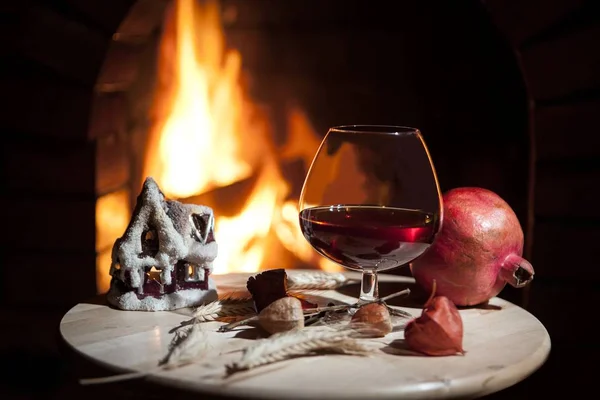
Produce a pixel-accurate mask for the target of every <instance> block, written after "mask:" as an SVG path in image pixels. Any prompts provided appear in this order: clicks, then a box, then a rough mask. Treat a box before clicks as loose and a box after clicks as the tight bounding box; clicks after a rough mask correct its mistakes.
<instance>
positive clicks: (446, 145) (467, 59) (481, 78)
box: [90, 0, 528, 292]
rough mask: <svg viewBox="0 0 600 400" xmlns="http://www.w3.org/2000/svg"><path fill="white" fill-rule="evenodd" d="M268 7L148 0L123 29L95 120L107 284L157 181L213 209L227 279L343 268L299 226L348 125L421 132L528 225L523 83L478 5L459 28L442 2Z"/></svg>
mask: <svg viewBox="0 0 600 400" xmlns="http://www.w3.org/2000/svg"><path fill="white" fill-rule="evenodd" d="M260 3H261V6H260V7H259V6H256V5H254V6H253V3H252V2H243V1H221V2H220V3H219V2H218V1H196V0H179V1H172V2H165V1H139V2H137V3H136V4H135V5H134V6H133V7H132V9H131V10H130V11H129V13H128V15H127V17H126V18H125V20H124V21H123V22H122V23H121V24H120V26H119V28H118V29H117V30H116V33H115V34H114V35H113V40H112V43H111V45H110V48H109V50H108V53H107V57H106V59H105V60H104V62H103V68H102V70H101V73H100V76H99V78H98V81H97V83H96V91H97V97H96V99H95V101H94V109H95V110H96V112H97V114H98V115H99V117H98V118H97V120H96V121H93V122H92V124H91V125H90V129H91V130H92V131H97V132H99V134H98V135H99V138H98V147H97V150H96V166H97V171H96V173H97V182H98V184H99V186H100V187H99V188H98V190H97V198H98V199H97V203H96V232H97V236H96V251H97V254H98V255H97V262H96V287H97V291H98V292H104V291H105V290H106V289H107V287H108V282H109V275H108V269H109V266H110V250H111V246H112V243H113V242H114V240H115V239H116V237H118V236H119V235H120V234H121V233H122V232H123V231H124V229H125V227H126V225H127V222H128V220H129V216H130V212H131V208H132V205H133V203H134V201H135V197H136V196H137V194H138V192H139V190H140V187H141V184H142V181H143V179H144V178H145V177H146V176H153V177H154V178H155V179H156V180H157V182H158V184H159V185H160V186H161V188H162V189H163V190H164V191H165V194H166V195H167V197H170V198H176V199H179V200H181V201H184V202H195V203H202V204H206V205H209V206H211V207H213V208H214V209H215V214H216V216H217V222H216V236H217V240H218V241H219V244H220V255H219V257H218V259H217V262H216V265H215V273H223V272H228V271H258V270H260V269H265V268H278V267H284V268H297V267H303V268H322V269H328V270H339V267H338V266H336V265H335V264H332V263H330V262H328V261H327V260H326V259H324V258H322V257H320V256H318V255H316V254H315V252H314V251H313V250H312V249H311V248H310V246H309V245H308V244H307V242H306V241H305V240H304V239H303V238H302V235H301V233H300V231H299V227H298V224H297V212H298V210H297V200H298V195H299V192H300V189H301V185H302V182H303V178H304V174H305V172H306V170H307V168H308V166H309V165H310V161H311V159H312V156H313V154H314V153H315V151H316V150H317V147H318V145H319V143H320V139H321V138H322V136H323V134H324V133H325V132H326V130H327V127H328V126H331V125H336V124H345V123H384V124H402V125H414V126H417V127H419V128H421V129H422V130H423V132H424V135H425V137H426V140H427V141H428V144H429V145H430V147H431V151H432V155H433V157H434V162H435V163H436V166H437V169H438V172H439V175H440V181H441V184H442V187H443V188H444V189H445V188H450V187H454V186H459V185H475V186H484V187H488V188H490V189H492V190H495V191H497V192H498V193H500V194H501V195H503V196H504V197H505V198H507V200H508V201H509V202H510V203H511V204H513V205H514V206H515V211H516V212H517V213H518V214H519V215H520V217H522V218H524V216H525V211H526V204H525V203H524V201H523V200H524V199H526V196H525V195H524V194H525V193H526V190H527V189H526V188H527V179H526V177H527V174H526V173H524V172H523V171H526V170H527V167H528V161H527V160H528V150H527V144H528V139H527V122H526V97H525V91H524V87H523V86H522V82H521V80H520V75H519V71H518V69H517V66H516V64H515V61H514V58H513V56H512V53H511V52H510V49H509V48H508V47H507V46H506V45H505V44H504V43H503V41H502V40H501V38H500V36H499V35H498V34H497V33H496V32H495V31H494V29H493V28H492V25H491V24H490V23H489V21H488V20H487V19H486V17H485V15H484V10H483V9H482V8H481V7H479V6H478V5H477V4H476V3H475V2H474V3H469V2H466V3H465V4H462V5H461V6H460V9H457V8H456V7H448V11H451V12H452V13H453V15H455V16H456V18H458V20H457V19H453V22H452V23H449V22H448V19H447V18H445V17H443V16H442V15H443V13H440V10H439V8H438V7H442V8H443V7H444V6H443V5H441V3H440V4H436V6H437V7H432V6H431V5H429V6H425V5H420V4H418V2H414V3H413V2H409V3H410V4H409V3H407V4H406V5H404V6H402V7H404V8H405V9H404V15H407V16H410V18H404V19H402V20H401V21H398V20H396V18H395V17H390V16H389V14H388V13H387V12H386V10H385V8H381V9H378V8H377V7H376V8H374V9H372V8H370V7H368V8H367V7H365V6H362V5H361V4H360V3H359V2H355V3H354V2H350V3H348V2H344V5H345V12H344V13H340V12H339V10H340V8H339V6H340V5H341V3H340V2H338V1H331V2H326V5H325V6H324V7H320V8H319V12H318V13H314V12H312V11H310V10H309V8H306V7H305V6H303V5H301V3H294V2H291V3H290V4H288V5H286V6H284V5H282V4H281V2H274V1H261V2H260ZM381 7H385V6H383V5H382V6H381ZM365 13H366V14H365ZM131 21H135V23H134V22H131ZM140 21H143V22H145V23H146V24H147V25H146V26H144V28H145V29H146V30H145V32H140V31H136V30H135V29H136V28H139V24H140ZM150 21H151V22H150ZM457 21H460V23H457ZM136 23H137V24H138V25H136ZM151 23H152V24H151ZM448 31H451V32H452V34H450V36H451V37H448V38H444V36H447V35H448ZM474 31H477V32H479V33H480V36H479V37H477V40H473V38H474V36H473V35H472V33H473V32H474ZM461 38H462V39H463V40H462V41H461V40H460V39H461ZM449 43H460V45H458V46H456V45H454V47H455V48H453V49H449V48H447V46H446V45H447V44H449ZM495 76H502V77H503V79H502V80H500V81H498V80H496V79H494V77H495ZM106 109H108V111H105V110H106ZM106 113H108V114H106ZM98 125H99V126H98ZM491 137H492V138H493V137H495V138H497V140H495V141H494V140H492V143H493V144H492V146H490V145H487V144H485V143H488V142H490V140H491V139H490V138H491ZM458 143H460V144H458ZM473 165H477V169H476V170H474V169H473ZM515 177H519V179H517V180H515ZM523 221H524V219H523ZM407 272H408V271H407V269H405V270H404V271H398V273H404V274H406V273H407Z"/></svg>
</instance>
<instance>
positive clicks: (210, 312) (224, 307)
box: [192, 297, 256, 322]
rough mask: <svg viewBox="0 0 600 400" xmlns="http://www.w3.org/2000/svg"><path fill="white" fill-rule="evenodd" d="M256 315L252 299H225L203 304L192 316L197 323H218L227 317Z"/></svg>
mask: <svg viewBox="0 0 600 400" xmlns="http://www.w3.org/2000/svg"><path fill="white" fill-rule="evenodd" d="M253 314H256V309H255V308H254V302H253V301H252V298H251V297H241V298H233V297H225V298H223V299H219V300H215V301H213V302H210V303H207V304H203V305H201V306H199V307H198V308H196V309H195V310H194V312H193V314H192V316H193V317H194V318H195V320H196V321H197V322H207V321H216V320H218V319H221V318H226V317H246V316H248V315H253Z"/></svg>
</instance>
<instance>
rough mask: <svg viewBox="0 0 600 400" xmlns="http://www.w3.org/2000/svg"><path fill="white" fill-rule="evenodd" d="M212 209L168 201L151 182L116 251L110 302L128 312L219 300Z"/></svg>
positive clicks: (111, 273)
mask: <svg viewBox="0 0 600 400" xmlns="http://www.w3.org/2000/svg"><path fill="white" fill-rule="evenodd" d="M213 228H214V214H213V210H212V209H211V208H210V207H207V206H202V205H196V204H183V203H181V202H178V201H175V200H166V199H165V196H164V194H163V193H162V192H161V190H160V189H159V187H158V185H157V184H156V182H155V181H154V179H152V178H151V177H148V178H146V180H145V182H144V186H143V188H142V191H141V193H140V194H139V196H138V198H137V203H136V206H135V209H134V212H133V216H132V218H131V221H130V222H129V225H128V227H127V229H126V231H125V233H124V234H123V236H122V237H120V238H119V239H117V240H116V241H115V244H114V246H113V249H112V261H111V267H110V275H111V277H112V279H111V283H110V289H109V291H108V294H107V299H108V302H109V303H110V304H112V305H114V306H116V307H118V308H121V309H124V310H145V311H158V310H174V309H177V308H182V307H192V306H198V305H200V304H202V303H204V302H209V301H214V300H216V299H217V290H216V286H215V284H214V282H213V281H212V279H211V278H210V273H211V272H212V263H213V261H214V259H215V258H216V257H217V242H216V241H215V238H214V233H213Z"/></svg>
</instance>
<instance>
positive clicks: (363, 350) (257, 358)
mask: <svg viewBox="0 0 600 400" xmlns="http://www.w3.org/2000/svg"><path fill="white" fill-rule="evenodd" d="M356 335H357V331H356V330H352V329H344V330H312V329H296V330H292V331H288V332H282V333H277V334H274V335H271V336H270V337H268V338H266V339H262V340H260V341H258V342H257V343H255V344H253V345H251V346H249V347H247V348H246V349H244V351H243V354H242V358H241V359H240V360H239V361H237V362H234V363H232V364H229V365H227V366H226V370H227V374H228V375H229V374H233V373H235V372H238V371H243V370H247V369H252V368H256V367H259V366H262V365H267V364H271V363H274V362H278V361H282V360H285V359H288V358H291V357H298V356H308V355H314V354H316V353H318V352H319V351H329V352H336V353H341V354H351V355H363V356H364V355H367V354H369V353H370V352H372V349H371V348H370V347H368V346H366V345H365V344H364V343H361V342H359V341H358V340H357V339H356V338H355V337H354V336H356Z"/></svg>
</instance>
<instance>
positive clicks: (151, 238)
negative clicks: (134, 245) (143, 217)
mask: <svg viewBox="0 0 600 400" xmlns="http://www.w3.org/2000/svg"><path fill="white" fill-rule="evenodd" d="M157 253H158V233H157V232H156V229H154V228H150V229H146V230H144V232H142V254H143V255H145V256H150V257H154V256H155V255H156V254H157Z"/></svg>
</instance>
